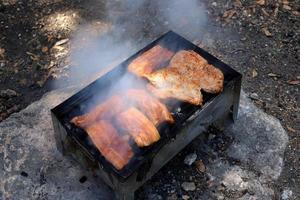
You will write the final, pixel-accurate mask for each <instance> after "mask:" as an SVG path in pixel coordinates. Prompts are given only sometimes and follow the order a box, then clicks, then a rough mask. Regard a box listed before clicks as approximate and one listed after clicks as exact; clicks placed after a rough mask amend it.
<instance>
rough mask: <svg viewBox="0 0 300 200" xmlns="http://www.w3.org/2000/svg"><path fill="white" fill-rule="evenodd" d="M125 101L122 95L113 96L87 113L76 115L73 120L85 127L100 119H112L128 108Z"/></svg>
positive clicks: (77, 124)
mask: <svg viewBox="0 0 300 200" xmlns="http://www.w3.org/2000/svg"><path fill="white" fill-rule="evenodd" d="M125 105H126V103H125V101H124V100H123V99H122V98H121V97H120V96H116V95H115V96H112V97H110V98H109V99H107V100H106V101H104V102H103V103H101V104H99V105H97V106H96V107H95V108H93V109H92V110H91V111H90V112H88V113H87V114H84V115H81V116H77V117H74V118H73V119H72V120H71V122H72V123H74V124H75V125H76V126H79V127H81V128H84V127H86V126H88V125H90V124H92V123H93V122H95V121H97V120H99V119H110V118H112V117H113V116H114V115H116V114H117V113H120V112H122V111H123V110H124V109H125V108H126V106H125Z"/></svg>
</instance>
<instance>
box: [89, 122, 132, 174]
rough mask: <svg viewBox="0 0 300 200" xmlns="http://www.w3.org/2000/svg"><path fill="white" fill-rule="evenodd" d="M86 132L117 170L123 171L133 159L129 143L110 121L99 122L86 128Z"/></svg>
mask: <svg viewBox="0 0 300 200" xmlns="http://www.w3.org/2000/svg"><path fill="white" fill-rule="evenodd" d="M86 132H87V133H88V135H89V136H90V138H91V140H92V141H93V143H94V145H95V146H96V147H97V148H98V150H99V151H100V152H101V154H102V155H103V156H104V157H105V159H106V160H108V161H109V162H110V163H111V164H112V165H113V166H114V167H115V168H116V169H118V170H120V169H122V168H123V167H124V166H125V165H127V163H128V162H129V160H130V159H131V158H132V156H133V152H132V149H131V147H130V146H129V143H128V141H127V140H126V139H123V138H121V136H120V135H119V134H118V132H117V131H116V129H115V128H114V127H113V126H112V125H111V124H110V123H109V122H108V121H103V120H101V121H97V122H95V123H93V124H91V125H89V126H88V127H86Z"/></svg>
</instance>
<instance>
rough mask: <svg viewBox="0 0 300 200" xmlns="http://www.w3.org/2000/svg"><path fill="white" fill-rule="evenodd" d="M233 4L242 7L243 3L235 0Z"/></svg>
mask: <svg viewBox="0 0 300 200" xmlns="http://www.w3.org/2000/svg"><path fill="white" fill-rule="evenodd" d="M233 5H234V6H236V7H242V3H241V1H240V0H235V1H234V3H233Z"/></svg>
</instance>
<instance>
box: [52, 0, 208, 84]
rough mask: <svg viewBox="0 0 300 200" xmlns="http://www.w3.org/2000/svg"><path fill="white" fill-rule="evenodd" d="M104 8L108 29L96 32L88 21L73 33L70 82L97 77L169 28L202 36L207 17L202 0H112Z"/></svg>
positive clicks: (183, 33)
mask: <svg viewBox="0 0 300 200" xmlns="http://www.w3.org/2000/svg"><path fill="white" fill-rule="evenodd" d="M95 1H96V0H95ZM99 12H100V11H99ZM101 12H104V13H105V19H103V21H105V22H106V23H108V25H107V28H106V29H107V30H106V31H102V32H100V33H95V31H93V30H91V28H89V27H90V26H91V25H90V24H88V25H82V26H81V27H80V28H79V29H78V30H77V31H76V33H75V34H73V36H72V39H71V53H70V61H71V67H70V71H69V72H68V73H69V77H68V82H70V83H71V84H78V83H81V82H85V81H86V80H90V81H91V80H93V79H95V74H97V73H99V72H101V71H102V70H103V69H105V68H107V66H109V65H111V64H113V65H115V66H116V65H117V64H118V63H120V62H122V61H123V60H124V59H126V58H127V57H129V56H130V55H132V54H133V53H134V52H135V51H137V50H139V49H140V48H142V47H144V46H145V45H146V44H147V43H149V42H150V41H152V40H154V39H155V38H156V37H158V36H160V35H161V34H163V33H165V32H167V31H169V30H173V31H175V32H177V33H179V34H181V35H183V36H184V37H186V38H187V39H190V40H194V39H197V38H201V34H202V33H203V30H204V29H205V26H206V21H207V16H206V11H205V8H204V6H203V5H202V4H201V2H200V1H199V0H152V1H146V0H110V1H107V2H106V5H105V11H101ZM95 14H96V13H95ZM57 85H60V83H59V82H56V86H57Z"/></svg>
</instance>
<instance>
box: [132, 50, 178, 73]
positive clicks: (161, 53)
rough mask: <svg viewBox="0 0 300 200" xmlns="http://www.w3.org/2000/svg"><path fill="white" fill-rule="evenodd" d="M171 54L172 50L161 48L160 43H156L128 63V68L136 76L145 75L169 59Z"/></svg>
mask: <svg viewBox="0 0 300 200" xmlns="http://www.w3.org/2000/svg"><path fill="white" fill-rule="evenodd" d="M173 55H174V52H172V51H170V50H168V49H166V48H163V47H162V46H160V45H156V46H154V47H152V48H151V49H150V50H148V51H146V52H144V53H143V54H142V55H140V56H139V57H137V58H136V59H134V60H133V61H132V62H131V63H130V64H129V65H128V70H129V71H130V72H132V73H133V74H135V75H137V76H140V77H145V76H146V75H147V74H149V73H151V72H153V71H154V70H156V69H157V68H158V67H160V66H161V65H162V64H164V63H166V62H167V61H169V60H170V59H171V58H172V56H173Z"/></svg>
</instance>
